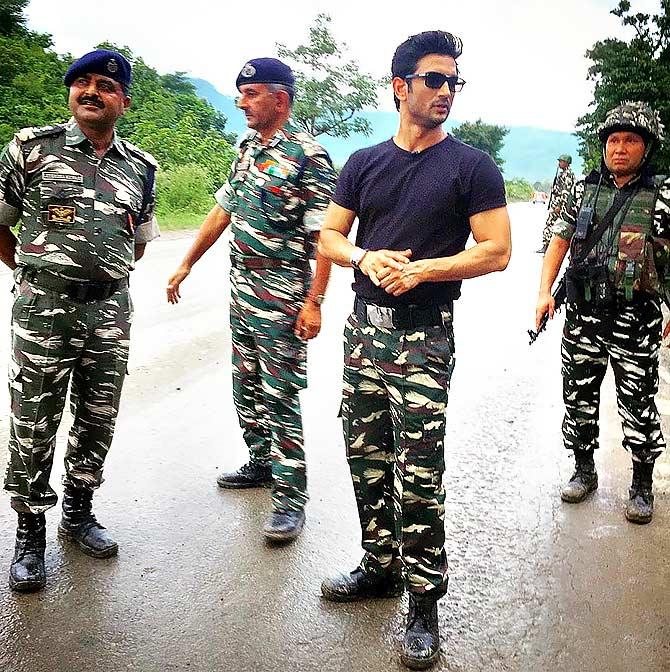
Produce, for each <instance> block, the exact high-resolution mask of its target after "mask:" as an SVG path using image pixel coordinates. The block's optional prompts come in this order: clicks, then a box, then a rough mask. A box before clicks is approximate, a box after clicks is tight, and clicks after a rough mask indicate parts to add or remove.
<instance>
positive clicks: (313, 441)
mask: <svg viewBox="0 0 670 672" xmlns="http://www.w3.org/2000/svg"><path fill="white" fill-rule="evenodd" d="M545 212H546V211H545V210H543V209H542V207H541V206H539V205H538V206H532V205H530V204H520V205H514V206H512V207H511V214H512V219H513V232H514V253H513V257H512V262H511V264H510V266H509V269H508V270H507V271H506V272H505V273H503V274H497V275H495V276H489V277H486V278H481V279H476V280H469V281H466V282H465V283H464V292H463V297H462V299H461V300H459V301H458V303H457V307H456V311H455V325H456V350H457V366H456V370H455V373H454V378H453V386H452V392H451V400H450V404H449V410H448V422H447V426H448V429H447V440H446V446H447V451H446V464H447V471H446V475H445V480H446V489H447V550H448V553H449V562H450V572H451V578H450V589H449V594H448V596H447V598H446V599H445V600H443V601H442V602H441V607H440V609H441V610H440V624H441V629H442V634H443V652H442V654H441V658H440V661H439V664H438V666H437V668H436V669H439V670H450V671H453V672H466V671H467V672H469V671H480V670H481V671H486V672H497V671H508V670H509V671H517V670H518V671H522V670H523V671H532V672H535V671H543V672H544V671H548V672H551V671H554V670H557V671H558V670H591V669H593V670H599V671H600V670H602V671H607V672H619V671H621V672H623V671H624V670H626V671H627V670H635V671H636V672H659V671H663V670H670V590H669V589H668V587H669V586H670V562H669V560H668V558H669V557H670V534H669V532H670V511H669V509H670V497H669V496H668V493H669V491H670V461H669V459H668V456H667V455H664V456H663V457H662V458H661V459H660V460H659V462H658V463H657V468H656V515H655V518H654V521H653V523H652V524H651V525H648V526H643V527H635V526H633V525H631V524H629V523H627V522H626V521H625V520H624V517H623V502H624V497H625V495H626V490H627V487H628V482H629V479H630V464H629V460H628V456H627V455H626V454H625V453H624V451H623V449H622V448H621V446H620V440H621V430H620V427H619V423H618V418H617V415H616V410H615V400H614V392H613V383H612V378H611V376H610V375H608V378H607V379H606V383H605V386H604V390H603V403H602V411H601V419H602V430H601V438H602V441H601V444H602V447H601V450H600V452H599V455H598V456H597V463H598V467H599V473H600V488H599V490H598V491H597V493H595V496H593V497H592V498H591V499H590V500H589V501H587V502H585V503H584V504H582V505H577V506H575V505H572V506H571V505H567V504H561V502H560V500H559V498H558V488H559V484H560V483H561V482H562V481H563V480H564V479H566V478H568V477H569V475H570V473H571V463H570V461H569V460H568V458H567V454H565V452H564V451H563V449H562V447H561V434H560V422H561V416H562V406H561V392H560V389H561V388H560V357H559V340H560V323H561V322H562V317H561V318H559V320H558V321H557V322H556V323H554V324H552V325H551V327H550V329H549V331H548V333H546V334H545V335H543V337H542V339H541V340H540V341H538V343H536V344H535V345H534V346H533V347H532V348H530V349H529V348H528V343H527V338H526V336H525V330H526V329H527V328H528V327H529V326H531V323H532V318H533V311H534V303H535V293H536V288H537V284H538V279H539V269H540V265H541V257H540V255H537V254H533V250H534V249H535V248H536V247H537V245H538V242H539V237H540V228H541V225H542V220H543V218H544V215H545ZM189 244H190V240H189V239H188V238H187V237H182V238H174V237H171V238H169V239H168V238H167V237H166V238H165V239H163V240H161V241H160V242H157V243H154V244H152V245H150V246H149V248H148V252H147V256H146V259H144V260H143V261H142V262H140V264H139V267H138V269H137V271H136V272H135V273H134V276H133V283H132V285H133V297H134V300H135V308H136V319H135V325H134V328H133V329H134V332H133V342H132V346H131V362H130V376H129V377H128V379H127V383H126V388H125V392H124V399H123V403H122V409H121V414H120V418H119V422H118V425H117V432H116V438H115V442H114V446H113V449H112V451H111V453H110V456H109V459H108V461H107V468H106V472H105V475H106V479H107V480H106V483H105V484H104V486H103V487H102V488H101V490H100V491H99V494H98V495H97V496H96V499H95V503H96V512H97V513H98V516H99V518H100V519H101V520H102V521H103V522H104V524H105V525H106V526H107V527H108V528H109V529H110V531H112V532H113V533H114V534H115V536H116V538H117V540H118V541H119V544H120V547H121V551H120V553H119V556H118V558H115V559H111V560H106V561H100V560H94V559H92V558H89V557H87V556H84V555H81V554H80V553H79V552H78V551H76V550H75V549H74V548H72V547H70V546H64V545H62V543H61V542H60V541H58V540H57V539H56V526H57V521H58V511H57V510H55V509H54V510H52V511H50V512H49V513H48V515H47V522H48V532H47V534H48V541H47V571H48V580H49V584H48V587H47V589H46V590H44V591H42V592H41V593H39V594H35V595H16V594H13V593H11V591H10V590H9V589H8V588H7V586H6V583H5V579H4V578H3V579H2V580H0V670H3V671H4V670H7V671H11V672H50V671H56V672H61V671H62V672H65V671H67V672H70V671H73V672H74V671H77V672H78V671H82V672H88V671H89V670H91V671H92V670H98V671H99V672H113V671H114V672H116V671H118V670H140V671H142V672H167V671H171V670H192V671H203V672H208V671H210V670H212V671H213V670H231V671H239V672H243V671H254V672H256V671H259V672H260V671H266V670H267V671H270V670H273V671H275V670H277V671H284V670H301V671H302V670H304V671H307V672H311V671H316V670H319V671H323V672H331V671H332V672H335V671H340V670H342V671H345V670H354V671H363V672H382V671H385V672H386V671H389V670H399V669H404V668H402V666H401V665H400V664H399V663H398V662H397V656H398V650H399V641H400V639H401V637H402V633H403V619H404V614H405V613H406V608H407V605H406V599H399V600H388V601H379V602H372V603H367V604H347V605H337V604H330V603H328V602H324V601H322V600H320V599H319V585H320V581H321V579H322V577H323V576H324V575H326V574H328V573H329V572H332V571H334V570H337V569H351V568H353V566H354V565H355V564H356V563H357V561H358V560H359V556H360V550H359V546H358V544H359V530H358V523H357V516H356V511H355V505H354V501H353V493H352V489H351V485H350V481H349V475H348V470H347V467H346V463H345V459H344V447H343V443H342V438H341V435H340V426H339V423H338V420H337V418H336V413H337V407H338V404H339V394H340V373H341V352H342V351H341V332H342V326H343V323H344V319H345V317H346V314H347V312H348V310H349V309H350V306H351V294H350V290H349V288H348V285H349V282H350V271H347V270H342V269H337V270H336V272H335V274H334V278H333V281H332V285H331V288H330V292H329V295H328V298H327V300H326V303H325V305H324V325H323V332H322V334H321V336H320V337H319V338H318V339H317V341H315V342H314V343H313V345H312V346H311V350H310V387H309V388H308V390H307V391H306V393H305V394H304V397H303V407H304V415H305V434H306V444H307V454H308V467H309V487H310V492H311V501H310V503H309V505H308V511H307V525H306V528H305V531H304V533H303V535H302V536H301V537H300V539H299V540H298V541H297V542H296V543H295V544H293V545H291V546H287V547H279V548H277V547H271V546H267V545H266V544H265V543H264V541H263V538H262V535H261V534H260V529H261V527H262V524H263V520H264V517H265V515H266V514H267V511H268V506H269V499H268V491H266V490H261V491H246V492H244V491H243V492H230V491H222V490H220V489H219V488H217V486H216V483H215V479H216V476H217V473H218V472H219V470H221V469H231V468H234V467H236V466H239V464H241V463H242V461H243V460H244V458H245V450H244V448H243V444H242V440H241V436H240V432H239V430H238V428H237V422H236V419H235V415H234V412H233V408H232V400H231V392H230V366H229V353H230V337H229V333H228V327H227V315H226V310H227V293H228V280H227V269H228V262H227V254H226V252H227V251H226V246H225V245H223V244H221V243H219V244H218V245H217V246H216V247H215V248H214V249H213V250H212V251H210V253H209V254H208V255H207V256H206V257H205V258H203V260H202V261H201V262H200V263H199V264H198V266H197V267H196V270H195V271H194V274H193V275H192V277H191V278H189V279H188V280H187V282H186V284H185V285H184V286H183V295H184V298H183V303H181V304H180V305H179V306H176V307H174V306H168V305H167V304H166V303H165V302H164V286H165V284H166V279H167V277H168V275H169V273H170V272H171V270H172V269H173V268H174V267H175V265H176V264H177V262H178V260H179V259H180V258H181V256H182V255H183V253H184V251H185V250H186V248H187V247H188V245H189ZM8 288H9V275H8V274H4V275H2V276H0V290H2V291H1V298H0V321H1V322H2V324H0V327H1V328H2V333H4V334H6V336H5V338H4V339H2V342H1V343H0V346H2V347H0V361H2V362H3V365H4V362H6V361H7V346H8V340H9V339H8V327H7V323H8V316H9V308H10V300H9V299H10V296H9V293H8V291H5V289H7V290H8ZM667 395H668V384H667V381H664V383H663V385H662V388H661V392H660V394H659V406H660V408H661V410H662V411H664V412H665V413H667V412H669V411H670V409H669V407H670V402H668V400H667V399H666V397H667ZM0 404H1V405H0V408H7V394H6V390H5V388H4V386H2V388H1V389H0ZM667 420H668V418H667V415H666V416H664V427H665V433H666V436H668V435H669V434H670V432H669V431H668V430H669V429H670V428H669V427H668V422H667ZM63 424H64V429H66V428H67V425H68V424H69V418H68V417H67V415H66V418H65V421H64V423H63ZM7 431H8V426H7V417H6V414H5V413H3V414H2V415H1V416H0V443H1V444H2V445H5V444H6V437H7ZM64 437H65V434H64V432H63V431H61V435H60V439H59V446H58V449H57V457H56V462H55V467H54V473H53V475H52V483H54V484H56V483H58V482H59V479H60V476H61V474H62V455H63V450H64V445H65V439H64ZM4 465H5V456H4V455H2V456H1V457H0V468H2V469H3V470H4ZM58 489H59V490H60V486H59V488H58ZM14 525H15V518H14V514H13V512H12V511H11V510H10V509H9V504H8V502H6V506H3V507H0V568H1V569H2V572H3V576H4V575H5V572H6V569H7V568H8V566H9V562H10V560H11V556H12V552H13V537H14Z"/></svg>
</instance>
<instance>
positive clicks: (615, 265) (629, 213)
mask: <svg viewBox="0 0 670 672" xmlns="http://www.w3.org/2000/svg"><path fill="white" fill-rule="evenodd" d="M664 179H665V178H664V177H660V176H657V177H653V178H651V179H648V180H646V181H645V182H644V183H643V184H642V186H640V187H638V188H637V190H636V191H635V192H634V193H633V195H632V196H631V198H629V199H628V200H627V201H626V202H625V203H624V205H623V207H622V208H621V210H620V211H619V212H618V213H617V215H616V217H615V219H614V223H613V224H612V227H610V229H609V230H608V231H606V232H605V234H604V235H603V238H602V239H601V241H599V243H598V244H597V245H596V248H595V251H594V252H591V253H590V254H589V257H588V259H587V260H586V262H585V265H586V266H595V265H597V266H599V267H602V266H604V267H605V268H606V270H607V280H608V281H609V283H610V284H611V286H612V288H613V289H614V290H615V292H616V294H618V295H619V296H622V297H624V298H625V299H627V300H629V301H630V300H631V299H632V298H633V293H634V292H649V293H661V292H662V290H663V288H664V287H670V240H668V239H666V238H659V237H658V236H656V235H655V234H656V230H655V226H654V208H655V205H656V201H657V198H658V194H659V191H660V188H661V185H662V184H663V181H664ZM615 193H616V188H615V187H614V186H610V185H605V184H603V185H601V187H600V190H598V187H597V185H596V184H593V183H591V182H587V184H586V185H585V187H584V197H583V200H582V208H584V207H589V206H591V207H593V209H594V211H595V213H597V215H598V218H602V217H604V215H605V213H606V212H607V210H608V209H609V208H610V206H611V205H612V202H613V200H614V195H615ZM596 195H597V202H596ZM598 218H596V220H595V221H594V222H593V223H592V225H591V229H593V228H594V227H595V226H597V222H598ZM608 240H609V242H610V244H609V248H608V249H607V250H606V251H605V255H603V252H602V250H603V246H604V245H606V244H607V242H606V241H608ZM581 242H582V241H577V240H574V239H573V245H572V248H573V249H572V251H571V256H572V257H573V258H574V257H575V256H577V255H578V254H579V248H580V246H581ZM604 256H605V258H603V257H604ZM593 278H594V281H595V282H602V281H603V278H602V276H599V275H598V274H597V273H594V274H593ZM597 278H599V279H597ZM594 290H596V288H595V287H592V286H589V280H588V279H587V280H585V286H584V294H585V296H584V298H585V300H587V301H590V300H591V296H592V295H593V294H594Z"/></svg>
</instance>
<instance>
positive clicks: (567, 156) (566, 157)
mask: <svg viewBox="0 0 670 672" xmlns="http://www.w3.org/2000/svg"><path fill="white" fill-rule="evenodd" d="M558 160H559V161H565V162H566V163H567V164H568V165H570V164H571V163H572V157H571V156H570V154H561V155H560V156H559V157H558Z"/></svg>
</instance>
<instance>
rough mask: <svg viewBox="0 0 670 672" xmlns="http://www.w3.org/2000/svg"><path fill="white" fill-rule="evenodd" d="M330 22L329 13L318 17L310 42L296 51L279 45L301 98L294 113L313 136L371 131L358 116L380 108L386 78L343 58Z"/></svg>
mask: <svg viewBox="0 0 670 672" xmlns="http://www.w3.org/2000/svg"><path fill="white" fill-rule="evenodd" d="M330 20H331V19H330V16H328V15H327V14H319V15H318V16H317V17H316V19H315V21H314V25H312V26H311V27H310V29H309V44H306V45H300V46H299V47H296V48H295V49H288V48H287V47H286V46H285V45H283V44H277V45H276V49H277V54H278V55H279V58H282V59H286V60H287V61H288V62H289V63H290V64H291V66H292V68H293V70H294V72H295V74H296V80H297V81H296V84H297V88H298V97H297V99H296V101H295V105H294V107H293V117H294V119H295V120H296V121H297V122H298V124H300V126H302V127H303V128H304V129H305V130H306V131H307V132H309V133H311V134H312V135H314V136H317V135H321V134H322V133H325V134H327V135H331V136H333V137H341V138H348V137H349V136H350V135H351V134H352V133H362V134H363V135H370V132H371V128H370V122H369V121H368V120H367V119H364V118H362V117H358V116H356V114H357V113H358V112H361V111H362V110H363V108H375V107H377V90H378V89H379V87H380V86H381V85H382V81H381V80H376V79H375V78H374V77H372V75H369V74H367V73H364V72H361V71H360V70H359V68H358V63H356V61H353V60H352V61H347V60H345V59H344V56H343V54H344V53H345V52H346V48H347V47H346V45H345V44H338V43H337V42H336V41H335V38H334V37H333V36H332V34H331V32H330V29H329V26H328V24H329V23H330Z"/></svg>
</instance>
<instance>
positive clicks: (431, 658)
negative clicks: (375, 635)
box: [400, 593, 440, 670]
mask: <svg viewBox="0 0 670 672" xmlns="http://www.w3.org/2000/svg"><path fill="white" fill-rule="evenodd" d="M439 654H440V630H439V626H438V622H437V599H436V598H435V597H433V596H432V595H431V596H428V595H414V594H413V593H410V594H409V613H408V614H407V631H406V632H405V640H404V641H403V644H402V652H401V654H400V660H402V662H403V664H404V665H406V666H407V667H410V668H412V669H413V670H423V669H425V668H426V667H430V666H431V665H433V664H434V663H435V662H436V660H437V657H438V655H439Z"/></svg>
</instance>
